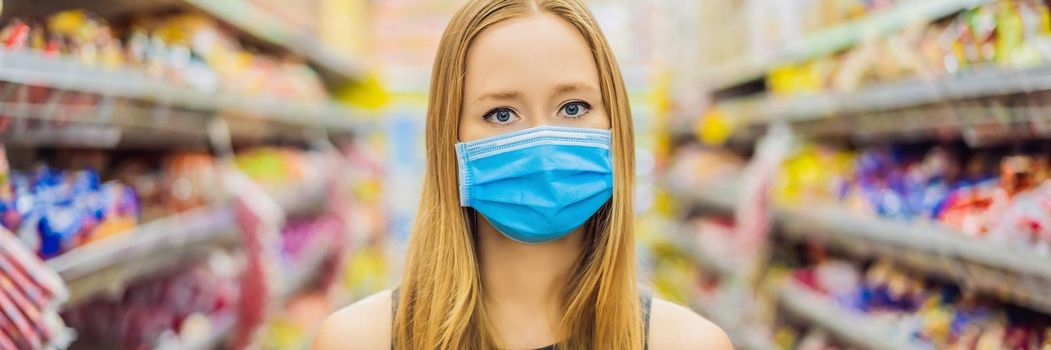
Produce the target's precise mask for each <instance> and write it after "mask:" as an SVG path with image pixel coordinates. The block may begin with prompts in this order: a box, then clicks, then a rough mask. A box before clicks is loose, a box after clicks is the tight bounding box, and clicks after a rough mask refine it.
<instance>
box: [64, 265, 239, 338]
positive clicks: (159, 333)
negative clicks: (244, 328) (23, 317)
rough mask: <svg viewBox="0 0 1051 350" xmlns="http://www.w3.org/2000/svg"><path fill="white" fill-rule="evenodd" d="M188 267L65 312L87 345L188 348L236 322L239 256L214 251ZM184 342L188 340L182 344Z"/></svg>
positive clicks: (71, 324)
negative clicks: (191, 344) (168, 345)
mask: <svg viewBox="0 0 1051 350" xmlns="http://www.w3.org/2000/svg"><path fill="white" fill-rule="evenodd" d="M198 261H199V262H197V263H194V264H192V265H190V266H188V267H186V268H180V269H178V270H173V271H169V272H167V273H163V274H159V275H155V276H149V277H148V278H145V279H143V280H140V281H137V282H135V283H133V284H132V285H131V286H129V287H128V288H127V289H125V291H124V293H123V295H122V296H121V297H119V298H109V297H100V298H97V299H95V300H92V301H89V302H86V303H83V304H80V305H75V306H73V307H72V308H70V309H67V310H66V311H64V312H63V316H64V317H65V319H66V320H67V322H69V325H70V326H72V327H74V328H76V330H77V335H78V337H77V344H78V345H81V346H85V347H91V346H95V347H98V348H124V349H155V348H163V347H164V346H163V345H165V344H169V343H170V344H172V345H176V346H175V347H172V348H184V347H185V344H188V343H196V342H200V341H201V339H205V338H208V337H210V336H212V334H211V333H213V332H223V331H226V329H223V327H230V325H229V324H228V323H227V324H224V322H230V321H232V317H233V310H234V306H235V305H236V303H237V302H238V298H239V293H240V291H239V286H238V283H237V273H238V267H237V264H238V263H237V260H236V259H235V258H234V257H232V256H230V255H229V253H225V252H214V253H212V254H211V255H209V256H208V257H207V258H205V259H201V260H198ZM178 345H182V346H178Z"/></svg>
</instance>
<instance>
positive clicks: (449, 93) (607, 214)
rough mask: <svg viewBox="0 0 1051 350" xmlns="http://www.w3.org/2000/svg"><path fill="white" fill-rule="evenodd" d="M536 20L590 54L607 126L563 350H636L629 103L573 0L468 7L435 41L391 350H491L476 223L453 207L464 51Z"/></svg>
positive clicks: (595, 31)
mask: <svg viewBox="0 0 1051 350" xmlns="http://www.w3.org/2000/svg"><path fill="white" fill-rule="evenodd" d="M538 13H548V14H553V15H556V16H558V17H559V18H562V19H563V20H565V21H566V22H568V23H570V24H571V25H573V27H575V28H576V29H577V30H578V31H579V32H580V34H581V35H582V36H583V37H584V39H585V41H586V42H587V43H588V45H589V46H590V48H591V51H592V52H593V53H594V60H595V64H596V66H597V68H598V73H599V79H600V82H599V83H600V89H601V91H602V102H603V103H604V104H605V106H606V109H607V110H608V111H609V117H610V123H611V125H612V134H613V135H612V136H613V137H612V150H611V152H612V157H613V164H614V171H613V179H614V180H613V184H614V188H613V196H612V198H611V199H610V201H609V202H608V203H607V204H606V205H605V206H604V207H603V208H602V209H600V210H599V212H598V213H596V214H595V215H594V216H593V217H592V218H591V219H590V220H589V221H588V223H587V224H585V225H584V230H583V231H584V232H583V234H584V237H583V241H584V244H583V246H584V251H583V252H582V253H581V255H580V257H579V258H578V264H577V265H576V267H575V268H574V271H573V272H572V275H571V278H570V280H569V283H567V285H566V286H565V289H564V290H563V293H562V297H563V300H562V307H563V315H562V320H561V322H560V325H559V332H560V333H559V336H560V338H559V339H561V343H560V344H559V348H562V349H642V348H643V346H644V337H645V335H644V334H643V333H644V330H643V321H642V314H641V312H642V311H641V306H640V305H639V299H638V298H639V297H638V292H637V290H636V286H635V254H634V250H635V245H634V235H633V233H632V213H633V207H632V201H633V192H634V184H635V176H634V169H635V158H634V147H633V145H634V139H633V135H634V134H633V128H632V123H631V112H630V109H629V107H628V97H627V93H626V91H625V88H624V82H623V80H622V78H621V74H620V69H619V68H618V67H617V63H616V60H615V59H614V57H613V54H612V51H611V50H610V48H609V44H608V43H607V42H606V39H605V37H603V35H602V33H601V32H600V31H599V28H598V24H597V23H596V22H595V19H594V17H593V16H592V14H591V12H590V11H589V10H588V9H587V7H586V6H585V5H584V4H583V3H581V1H579V0H470V1H468V2H467V4H466V5H464V7H463V8H461V9H460V10H459V11H458V12H457V13H456V15H454V16H453V18H452V20H451V21H450V23H449V26H448V27H447V28H446V30H445V33H444V34H443V35H442V39H441V43H440V45H439V47H438V54H437V58H436V59H435V61H434V70H433V73H432V77H431V86H430V96H429V101H428V110H427V127H426V145H427V172H426V175H425V182H424V186H423V194H422V200H421V203H420V208H419V214H418V216H417V218H416V223H415V226H414V230H413V234H412V236H411V238H410V239H409V247H408V256H407V258H406V265H405V271H404V275H403V279H402V283H401V287H400V288H401V289H400V295H399V300H398V301H397V303H398V307H397V311H396V313H395V315H394V326H393V330H392V335H393V345H394V348H396V349H493V348H495V347H496V345H497V340H496V335H495V334H494V330H493V327H492V325H491V323H490V321H489V319H488V318H487V315H486V311H485V306H484V305H483V298H482V288H483V286H482V282H481V281H482V278H481V273H480V269H479V267H478V256H477V254H476V253H477V252H476V238H477V237H476V236H475V234H476V233H475V232H474V220H476V219H475V214H474V212H473V210H471V209H470V208H462V207H460V204H459V197H458V196H459V192H458V181H457V170H456V169H457V165H456V154H455V149H454V145H455V143H456V142H457V136H458V135H457V132H458V130H459V123H460V111H461V107H462V105H461V104H462V100H463V84H464V82H463V78H464V75H465V70H466V57H467V51H468V49H469V48H470V45H471V42H472V41H473V40H474V38H475V37H476V36H477V35H478V34H479V33H480V32H482V31H483V30H485V29H486V28H488V27H489V26H491V25H493V24H495V23H498V22H500V21H503V20H506V19H510V18H514V17H520V16H527V15H532V14H538Z"/></svg>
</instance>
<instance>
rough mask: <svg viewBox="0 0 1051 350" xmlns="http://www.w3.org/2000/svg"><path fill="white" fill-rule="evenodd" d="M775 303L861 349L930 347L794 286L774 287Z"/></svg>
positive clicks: (880, 321)
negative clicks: (905, 337) (904, 337)
mask: <svg viewBox="0 0 1051 350" xmlns="http://www.w3.org/2000/svg"><path fill="white" fill-rule="evenodd" d="M776 288H777V290H776V294H777V301H778V304H780V305H781V306H782V307H783V308H784V309H785V310H787V311H788V312H789V313H791V314H793V315H796V316H797V317H799V318H802V319H804V320H805V321H807V322H809V323H811V324H813V325H815V326H818V327H820V328H822V329H825V330H827V331H829V332H830V333H831V334H832V335H833V337H835V338H837V339H840V340H842V341H844V342H846V343H848V344H851V345H854V346H857V347H859V348H862V349H871V350H881V349H887V350H907V349H927V348H929V347H927V346H925V345H923V344H919V343H917V342H915V341H911V340H909V339H902V338H903V336H902V335H901V334H899V333H897V332H895V330H894V328H893V324H892V323H890V322H886V321H883V320H880V319H875V318H872V317H870V316H866V315H864V314H862V313H859V312H854V311H851V310H849V309H847V308H844V307H842V306H840V305H839V304H837V303H836V302H835V301H834V300H832V299H830V298H828V297H824V296H822V295H820V294H818V293H816V292H813V291H810V290H809V289H807V288H806V287H805V286H801V285H799V284H797V283H795V282H791V281H788V282H785V283H784V284H782V285H780V286H778V287H776Z"/></svg>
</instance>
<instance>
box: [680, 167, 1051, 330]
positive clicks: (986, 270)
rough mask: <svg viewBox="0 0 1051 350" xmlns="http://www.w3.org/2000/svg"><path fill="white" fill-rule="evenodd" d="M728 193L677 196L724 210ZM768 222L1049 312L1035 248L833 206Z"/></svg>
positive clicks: (791, 233) (1049, 271)
mask: <svg viewBox="0 0 1051 350" xmlns="http://www.w3.org/2000/svg"><path fill="white" fill-rule="evenodd" d="M734 192H735V191H734V190H733V189H732V187H725V188H723V189H718V190H716V189H700V190H697V191H693V193H691V194H686V195H685V196H684V197H679V198H680V200H683V201H687V202H688V203H696V204H697V205H699V206H701V207H707V208H708V209H710V210H716V211H721V212H728V211H731V210H733V209H734V208H735V207H736V205H735V204H731V205H724V204H726V203H725V202H726V200H725V198H723V199H718V197H719V196H726V195H727V194H728V193H734ZM711 203H722V204H720V205H715V206H712V205H710V204H711ZM774 220H775V221H776V223H777V225H778V227H779V228H780V229H779V230H778V233H780V234H783V235H785V236H786V237H789V238H798V239H820V240H823V241H825V242H827V243H829V244H832V245H835V246H837V247H840V248H842V249H844V250H846V251H848V252H849V253H852V254H854V255H858V256H863V257H873V256H880V257H887V258H891V259H893V260H895V261H897V262H898V263H900V264H902V265H905V266H908V267H910V268H913V269H917V270H920V271H924V272H928V273H932V274H935V275H937V276H941V277H943V278H947V279H951V280H955V281H957V282H958V283H959V284H960V286H961V287H963V288H965V289H971V290H975V291H981V292H984V293H985V294H990V295H994V296H1001V297H1006V298H1008V299H1009V300H1010V301H1012V302H1015V303H1017V304H1020V305H1026V306H1029V307H1032V308H1034V309H1037V310H1042V311H1045V312H1051V294H1048V293H1047V291H1048V290H1051V257H1048V256H1043V255H1040V254H1038V253H1037V252H1036V251H1035V250H1027V249H1026V248H1024V247H1016V246H1008V245H1006V244H1000V243H997V242H990V241H986V240H981V239H973V238H968V237H967V236H966V235H965V234H963V233H960V232H954V231H953V230H951V229H948V228H945V227H941V226H939V225H937V224H935V223H923V222H907V221H896V220H889V219H881V218H874V217H864V216H861V215H857V214H854V213H851V212H849V211H847V210H846V209H844V208H842V207H841V206H835V205H822V204H811V203H808V204H807V205H806V206H805V207H794V208H786V207H778V208H776V209H775V210H774Z"/></svg>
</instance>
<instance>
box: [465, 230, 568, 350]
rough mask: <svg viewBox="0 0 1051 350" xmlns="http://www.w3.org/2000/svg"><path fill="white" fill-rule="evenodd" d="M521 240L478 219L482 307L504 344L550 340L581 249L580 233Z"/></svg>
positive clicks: (523, 344) (525, 345)
mask: <svg viewBox="0 0 1051 350" xmlns="http://www.w3.org/2000/svg"><path fill="white" fill-rule="evenodd" d="M579 231H580V230H579V229H578V230H577V231H575V232H573V233H571V234H569V235H568V236H566V237H565V238H562V239H559V240H556V241H553V242H548V243H543V244H525V243H520V242H516V241H514V240H511V239H510V238H507V237H505V236H504V235H503V234H501V233H500V232H499V231H497V230H496V229H495V228H493V226H492V225H490V224H489V222H487V221H486V220H484V219H482V218H479V220H478V253H479V257H480V259H481V264H480V266H481V273H482V283H483V286H484V288H483V291H484V292H485V303H486V310H487V312H488V314H489V317H490V320H491V321H492V322H493V323H494V326H495V327H496V328H497V331H498V332H499V333H500V338H501V339H502V340H503V342H505V343H506V344H502V345H504V346H505V347H507V348H529V347H539V346H544V345H548V344H551V343H553V342H554V341H556V340H557V339H555V337H556V332H557V327H558V322H559V320H560V317H561V314H562V310H561V295H562V291H563V288H564V287H565V285H566V283H567V281H568V279H569V276H570V274H572V273H573V269H574V266H575V264H576V262H577V257H578V255H580V252H581V249H582V243H581V242H582V241H581V238H582V237H581V233H580V232H579Z"/></svg>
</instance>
